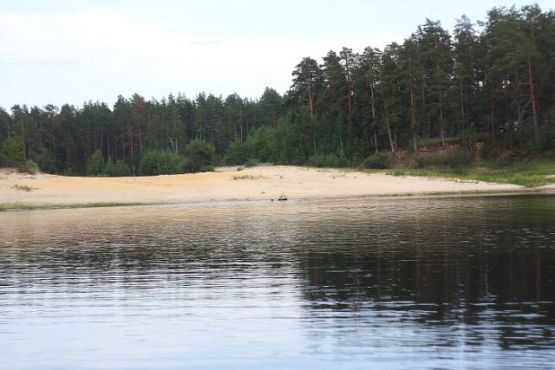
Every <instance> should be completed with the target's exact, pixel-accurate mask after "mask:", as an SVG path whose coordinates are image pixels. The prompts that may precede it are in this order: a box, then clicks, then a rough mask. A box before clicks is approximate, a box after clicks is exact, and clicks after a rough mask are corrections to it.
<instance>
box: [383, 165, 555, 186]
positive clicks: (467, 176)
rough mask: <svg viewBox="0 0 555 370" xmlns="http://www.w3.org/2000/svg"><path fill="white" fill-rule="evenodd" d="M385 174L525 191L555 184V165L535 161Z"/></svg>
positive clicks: (411, 169) (416, 169) (393, 171)
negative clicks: (498, 186)
mask: <svg viewBox="0 0 555 370" xmlns="http://www.w3.org/2000/svg"><path fill="white" fill-rule="evenodd" d="M386 173H387V174H388V175H393V176H425V177H440V178H446V179H450V180H454V179H458V180H463V181H484V182H495V183H503V184H513V185H519V186H523V187H526V188H536V187H538V186H544V185H550V184H555V176H554V175H555V162H554V161H548V160H534V161H531V162H528V163H521V164H512V165H507V166H500V165H499V162H497V161H494V162H491V161H483V162H479V163H475V164H471V165H467V166H460V167H455V168H453V167H449V166H441V165H426V166H424V167H417V168H410V167H406V168H395V169H393V170H389V171H387V172H386Z"/></svg>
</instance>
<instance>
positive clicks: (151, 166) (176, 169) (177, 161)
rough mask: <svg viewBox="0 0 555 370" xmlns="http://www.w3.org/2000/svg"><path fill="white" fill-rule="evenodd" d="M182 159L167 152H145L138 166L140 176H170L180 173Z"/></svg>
mask: <svg viewBox="0 0 555 370" xmlns="http://www.w3.org/2000/svg"><path fill="white" fill-rule="evenodd" d="M182 162H183V158H182V157H181V156H179V155H178V154H175V153H174V152H172V151H169V150H151V151H148V152H146V153H145V154H144V155H143V157H142V158H141V162H140V164H139V174H140V175H141V176H156V175H172V174H177V173H182V172H183V171H182Z"/></svg>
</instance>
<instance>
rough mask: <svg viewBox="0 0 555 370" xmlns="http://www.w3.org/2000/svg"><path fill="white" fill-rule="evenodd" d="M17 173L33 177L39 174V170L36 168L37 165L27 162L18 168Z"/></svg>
mask: <svg viewBox="0 0 555 370" xmlns="http://www.w3.org/2000/svg"><path fill="white" fill-rule="evenodd" d="M18 170H19V172H25V173H28V174H31V175H34V174H36V173H39V172H40V168H39V166H38V164H36V163H35V162H33V161H31V160H28V161H26V162H25V166H23V167H20V168H19V169H18Z"/></svg>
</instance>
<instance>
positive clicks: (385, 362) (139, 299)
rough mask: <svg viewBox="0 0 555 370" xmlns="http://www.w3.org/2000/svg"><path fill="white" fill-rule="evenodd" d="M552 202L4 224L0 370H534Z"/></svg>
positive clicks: (236, 205) (553, 353)
mask: <svg viewBox="0 0 555 370" xmlns="http://www.w3.org/2000/svg"><path fill="white" fill-rule="evenodd" d="M554 283H555V196H553V195H549V194H528V195H496V196H472V197H392V198H379V197H378V198H357V199H328V200H308V199H300V200H289V201H287V202H233V203H206V204H192V205H168V206H140V207H120V208H96V209H93V208H89V209H67V210H65V209H59V210H35V211H8V212H1V213H0V369H154V368H155V369H184V368H194V369H216V368H226V369H261V368H264V369H337V368H345V369H373V368H375V369H407V368H411V369H455V368H459V369H510V368H526V369H541V368H548V367H551V366H553V364H554V362H555V289H554Z"/></svg>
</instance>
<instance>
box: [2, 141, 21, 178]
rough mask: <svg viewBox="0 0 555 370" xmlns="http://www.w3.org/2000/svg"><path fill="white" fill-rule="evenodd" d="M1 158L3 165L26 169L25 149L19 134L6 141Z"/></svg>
mask: <svg viewBox="0 0 555 370" xmlns="http://www.w3.org/2000/svg"><path fill="white" fill-rule="evenodd" d="M1 159H2V167H12V168H17V169H23V170H24V169H25V149H24V147H23V141H22V140H21V138H20V137H19V136H17V135H14V136H12V137H11V138H8V139H6V140H5V141H4V143H3V144H2V158H1Z"/></svg>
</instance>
